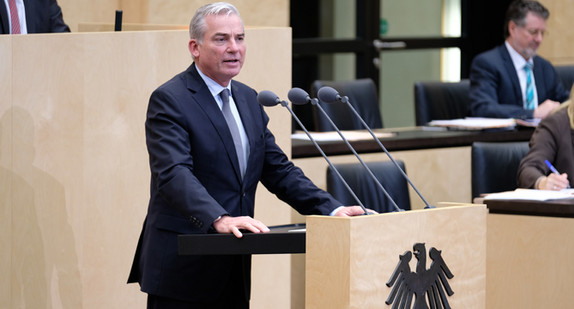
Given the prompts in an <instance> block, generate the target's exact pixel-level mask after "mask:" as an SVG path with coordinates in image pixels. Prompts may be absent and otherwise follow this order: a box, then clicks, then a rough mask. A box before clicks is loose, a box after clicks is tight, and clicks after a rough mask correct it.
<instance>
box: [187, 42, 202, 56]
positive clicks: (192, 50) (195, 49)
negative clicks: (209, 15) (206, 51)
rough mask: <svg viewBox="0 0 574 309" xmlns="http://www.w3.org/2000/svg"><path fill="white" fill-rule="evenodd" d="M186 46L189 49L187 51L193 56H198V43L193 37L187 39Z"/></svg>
mask: <svg viewBox="0 0 574 309" xmlns="http://www.w3.org/2000/svg"><path fill="white" fill-rule="evenodd" d="M187 48H188V49H189V52H190V53H191V54H192V55H193V57H194V58H197V57H199V43H198V42H197V40H194V39H192V40H189V43H188V44H187Z"/></svg>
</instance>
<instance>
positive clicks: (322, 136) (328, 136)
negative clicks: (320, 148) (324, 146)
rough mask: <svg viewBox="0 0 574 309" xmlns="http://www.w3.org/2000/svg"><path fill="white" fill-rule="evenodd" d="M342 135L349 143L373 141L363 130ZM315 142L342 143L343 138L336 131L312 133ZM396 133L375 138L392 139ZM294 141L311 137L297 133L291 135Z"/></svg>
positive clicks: (343, 131)
mask: <svg viewBox="0 0 574 309" xmlns="http://www.w3.org/2000/svg"><path fill="white" fill-rule="evenodd" d="M341 133H342V134H343V136H344V137H345V138H346V139H347V140H348V141H361V140H369V139H373V136H372V135H371V133H369V132H368V131H362V130H342V131H341ZM310 134H311V136H312V137H313V139H314V140H316V141H319V142H325V141H327V142H329V141H342V140H343V138H341V136H340V135H339V133H337V132H336V131H329V132H310ZM394 135H395V134H394V133H391V132H376V133H375V136H376V137H377V138H384V137H392V136H394ZM291 138H292V139H301V140H309V136H307V134H306V133H300V132H297V133H295V134H291Z"/></svg>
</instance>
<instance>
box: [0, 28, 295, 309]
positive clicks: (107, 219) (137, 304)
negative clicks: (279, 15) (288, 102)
mask: <svg viewBox="0 0 574 309" xmlns="http://www.w3.org/2000/svg"><path fill="white" fill-rule="evenodd" d="M246 33H247V38H248V39H247V44H248V50H247V58H246V61H245V65H244V68H243V70H242V72H241V74H240V75H239V76H237V80H240V81H242V82H245V83H247V84H249V85H251V86H252V87H254V88H255V89H256V90H258V91H261V90H265V89H268V90H271V91H273V92H275V93H276V94H277V95H279V96H281V97H286V95H287V91H288V90H289V89H290V88H291V87H290V86H291V74H290V68H291V49H290V48H289V46H290V45H291V30H290V29H289V28H258V29H253V28H249V29H246ZM187 41H188V33H187V31H186V30H181V31H137V32H120V33H114V32H104V33H72V34H31V35H21V36H0V97H2V100H0V190H1V192H0V245H1V247H2V250H0V274H2V276H0V308H86V309H87V308H94V309H99V308H144V307H145V294H144V293H142V292H140V291H139V287H138V286H137V284H130V285H128V284H126V280H127V275H128V273H129V270H130V266H131V262H132V258H133V254H134V253H135V247H136V244H137V240H138V237H139V233H140V230H141V227H142V223H143V219H144V216H145V214H146V210H147V203H148V198H149V178H150V174H149V166H148V155H147V150H146V147H145V136H144V122H145V112H146V108H147V102H148V99H149V96H150V94H151V92H152V91H153V90H154V89H155V88H157V87H158V86H159V85H160V84H162V83H164V82H165V81H167V80H168V79H169V78H171V77H173V75H175V74H177V73H179V72H181V71H183V70H185V69H186V68H187V67H188V66H189V65H190V64H191V56H190V55H189V51H188V49H187ZM270 42H272V43H270ZM266 111H267V113H268V114H269V116H270V129H271V130H272V131H273V132H274V133H275V135H276V138H277V142H278V143H279V145H281V146H282V147H283V149H285V150H286V152H287V153H288V154H289V153H290V145H291V140H290V133H291V130H290V124H291V118H290V114H289V113H288V112H287V111H286V110H284V109H283V108H281V107H274V108H266ZM257 194H258V195H257V201H256V204H257V205H258V206H257V210H256V217H257V218H258V219H260V220H261V221H263V222H265V223H267V224H269V225H277V224H285V223H289V222H290V220H291V216H292V210H291V209H290V208H289V207H288V206H286V205H284V204H283V203H282V202H280V201H279V200H278V199H277V198H275V197H274V196H272V195H271V194H269V193H268V192H266V190H265V189H264V188H260V190H258V192H257ZM290 263H291V260H290V257H289V255H274V256H263V257H259V256H258V257H255V258H254V263H253V264H254V267H253V274H254V280H253V281H254V282H253V291H254V292H253V295H252V299H253V301H252V304H253V308H285V309H287V308H290V297H291V293H290V286H291V284H290V276H291V275H290Z"/></svg>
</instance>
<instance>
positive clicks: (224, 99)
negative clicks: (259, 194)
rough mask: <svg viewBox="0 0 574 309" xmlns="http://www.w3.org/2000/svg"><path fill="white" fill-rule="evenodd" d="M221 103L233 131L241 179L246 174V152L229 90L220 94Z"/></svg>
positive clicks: (224, 90)
mask: <svg viewBox="0 0 574 309" xmlns="http://www.w3.org/2000/svg"><path fill="white" fill-rule="evenodd" d="M219 96H220V97H221V101H222V102H223V105H222V106H221V112H223V117H225V121H226V122H227V126H228V127H229V131H231V136H232V137H233V144H234V145H235V151H236V152H237V159H238V160H239V169H240V170H241V177H242V178H243V175H244V174H245V152H244V151H243V144H242V143H241V135H240V134H239V128H238V126H237V122H236V121H235V118H234V117H233V114H232V113H231V108H230V106H229V89H227V88H225V89H223V90H222V91H221V92H220V93H219Z"/></svg>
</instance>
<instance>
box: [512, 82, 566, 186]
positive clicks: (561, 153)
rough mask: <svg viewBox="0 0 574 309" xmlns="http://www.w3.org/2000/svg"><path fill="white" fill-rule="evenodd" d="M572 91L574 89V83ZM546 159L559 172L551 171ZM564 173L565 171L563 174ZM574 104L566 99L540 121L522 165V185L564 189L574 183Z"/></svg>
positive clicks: (520, 167)
mask: <svg viewBox="0 0 574 309" xmlns="http://www.w3.org/2000/svg"><path fill="white" fill-rule="evenodd" d="M571 91H574V87H573V88H572V90H571ZM545 160H548V162H550V164H552V166H554V167H555V169H556V171H559V172H558V173H556V172H552V171H550V167H549V166H547V164H546V162H545ZM560 173H561V174H560ZM568 175H574V104H572V99H570V100H569V101H566V102H565V103H564V104H562V106H560V107H559V108H558V109H556V110H555V111H554V112H553V113H551V114H550V115H549V116H548V117H546V118H545V119H544V120H542V121H541V122H540V124H539V125H538V127H537V128H536V130H535V131H534V133H533V134H532V138H531V139H530V150H529V152H528V154H527V155H526V156H525V157H524V158H523V159H522V161H521V162H520V166H519V167H518V186H519V187H521V188H531V189H541V190H562V189H564V188H568V187H572V186H574V182H573V180H574V178H572V177H570V179H568Z"/></svg>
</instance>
